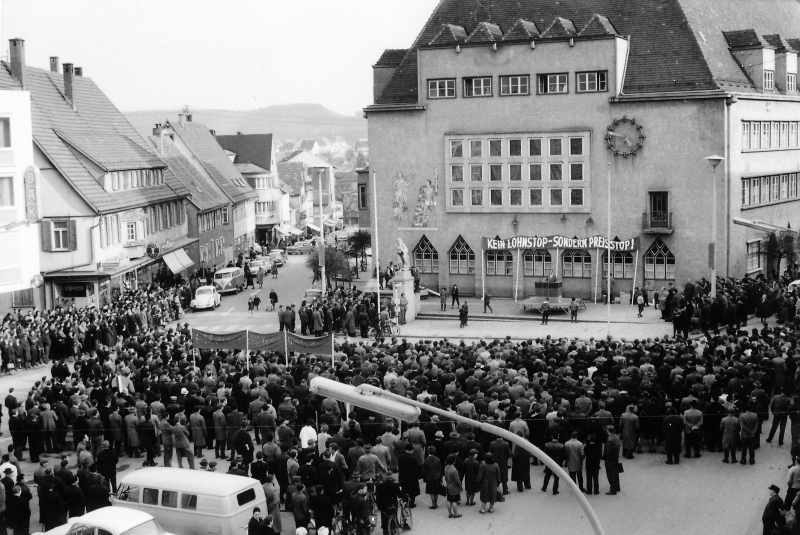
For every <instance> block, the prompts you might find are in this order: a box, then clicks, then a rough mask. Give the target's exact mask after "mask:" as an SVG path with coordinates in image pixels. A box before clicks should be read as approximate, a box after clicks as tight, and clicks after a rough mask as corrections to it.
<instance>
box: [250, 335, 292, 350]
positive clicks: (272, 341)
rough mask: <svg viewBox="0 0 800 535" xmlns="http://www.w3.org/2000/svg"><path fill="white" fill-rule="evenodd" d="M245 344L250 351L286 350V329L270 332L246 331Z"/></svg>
mask: <svg viewBox="0 0 800 535" xmlns="http://www.w3.org/2000/svg"><path fill="white" fill-rule="evenodd" d="M247 344H248V347H249V348H250V351H280V352H281V353H283V352H284V351H286V331H279V332H276V333H270V334H261V333H254V332H248V333H247Z"/></svg>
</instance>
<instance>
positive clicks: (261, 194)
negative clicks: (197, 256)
mask: <svg viewBox="0 0 800 535" xmlns="http://www.w3.org/2000/svg"><path fill="white" fill-rule="evenodd" d="M215 139H216V140H217V143H219V145H220V146H221V147H222V148H223V149H225V150H226V152H228V154H229V156H230V157H231V161H232V162H233V165H234V166H235V167H236V170H237V171H239V172H240V173H241V174H242V176H243V177H244V178H245V180H247V183H248V184H250V186H251V187H252V188H253V189H254V190H255V191H256V193H257V194H258V199H257V200H256V202H255V214H256V241H257V242H258V243H275V242H277V240H278V236H277V234H279V231H278V230H276V227H278V228H280V227H281V226H283V227H286V226H287V225H291V226H292V227H294V225H293V224H291V221H292V220H291V217H290V213H289V196H288V194H286V193H284V190H285V189H286V185H285V184H283V183H282V182H281V181H280V179H279V178H278V165H277V152H276V150H275V144H274V142H273V139H272V134H236V135H231V136H215Z"/></svg>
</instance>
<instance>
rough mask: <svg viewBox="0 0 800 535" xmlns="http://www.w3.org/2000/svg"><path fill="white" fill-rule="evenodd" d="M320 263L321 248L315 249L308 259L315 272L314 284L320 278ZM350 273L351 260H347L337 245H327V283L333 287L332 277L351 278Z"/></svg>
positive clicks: (307, 261) (308, 264)
mask: <svg viewBox="0 0 800 535" xmlns="http://www.w3.org/2000/svg"><path fill="white" fill-rule="evenodd" d="M319 264H320V262H319V250H314V251H312V252H311V254H310V255H309V257H308V259H307V260H306V265H307V266H308V267H309V268H310V269H311V271H312V273H313V274H314V280H313V281H312V284H313V283H314V282H316V281H318V280H320V266H319ZM350 274H351V271H350V262H348V261H347V256H345V254H344V253H343V252H342V251H341V250H339V249H337V248H336V247H325V283H326V285H327V287H328V288H330V287H331V279H335V278H342V279H344V280H350V278H351V275H350Z"/></svg>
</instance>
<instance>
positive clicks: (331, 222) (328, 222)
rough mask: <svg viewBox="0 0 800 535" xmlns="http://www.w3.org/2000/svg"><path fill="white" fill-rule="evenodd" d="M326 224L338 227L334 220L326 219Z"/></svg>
mask: <svg viewBox="0 0 800 535" xmlns="http://www.w3.org/2000/svg"><path fill="white" fill-rule="evenodd" d="M325 224H326V225H328V226H329V227H334V228H336V223H335V222H334V221H325Z"/></svg>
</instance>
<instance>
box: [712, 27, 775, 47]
mask: <svg viewBox="0 0 800 535" xmlns="http://www.w3.org/2000/svg"><path fill="white" fill-rule="evenodd" d="M722 34H723V35H724V36H725V40H726V41H728V46H729V47H731V48H747V47H759V48H760V47H763V46H764V45H765V44H767V43H766V42H765V41H763V40H762V39H761V36H760V35H758V33H757V32H756V31H755V30H754V29H752V28H750V29H747V30H733V31H730V32H722Z"/></svg>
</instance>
